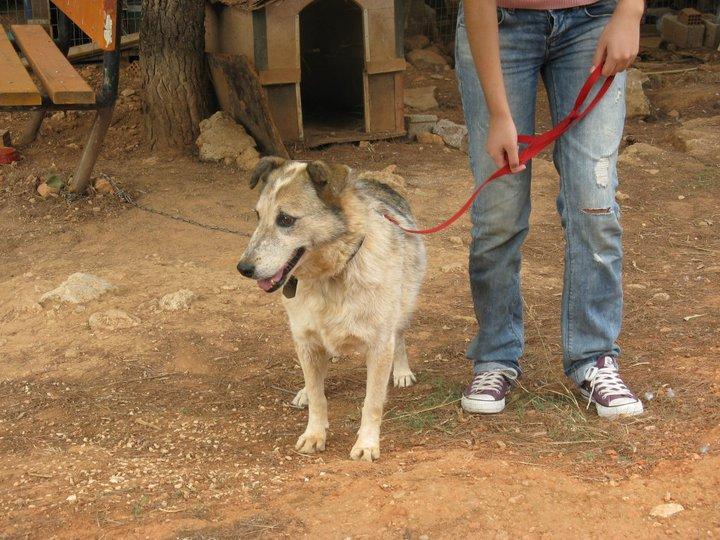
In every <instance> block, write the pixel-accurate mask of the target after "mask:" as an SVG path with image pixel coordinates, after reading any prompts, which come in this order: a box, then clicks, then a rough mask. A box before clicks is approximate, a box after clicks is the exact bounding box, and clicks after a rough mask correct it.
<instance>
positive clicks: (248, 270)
mask: <svg viewBox="0 0 720 540" xmlns="http://www.w3.org/2000/svg"><path fill="white" fill-rule="evenodd" d="M237 269H238V272H240V273H241V274H242V275H243V276H245V277H247V278H251V277H253V276H254V275H255V266H253V265H252V264H250V263H248V262H245V261H240V262H239V263H238V265H237Z"/></svg>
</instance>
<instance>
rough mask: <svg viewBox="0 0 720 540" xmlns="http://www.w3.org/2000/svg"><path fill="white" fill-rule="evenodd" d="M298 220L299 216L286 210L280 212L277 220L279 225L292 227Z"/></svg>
mask: <svg viewBox="0 0 720 540" xmlns="http://www.w3.org/2000/svg"><path fill="white" fill-rule="evenodd" d="M295 221H297V218H294V217H292V216H289V215H287V214H286V213H285V212H280V213H279V214H278V216H277V219H276V220H275V223H277V225H278V227H292V226H293V225H294V224H295Z"/></svg>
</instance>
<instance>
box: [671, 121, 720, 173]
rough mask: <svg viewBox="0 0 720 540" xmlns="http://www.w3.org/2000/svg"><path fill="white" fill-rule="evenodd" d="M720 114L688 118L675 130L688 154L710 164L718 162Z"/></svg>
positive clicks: (677, 138) (676, 136)
mask: <svg viewBox="0 0 720 540" xmlns="http://www.w3.org/2000/svg"><path fill="white" fill-rule="evenodd" d="M718 133H720V116H710V117H701V118H696V119H694V120H687V121H685V122H683V123H682V125H681V127H680V128H679V129H678V130H677V131H676V132H675V139H676V142H677V143H678V146H679V147H680V148H682V149H683V150H684V151H685V152H686V153H687V154H689V155H691V156H692V157H694V158H697V159H699V160H700V161H704V162H706V163H708V164H709V165H716V164H717V156H718V154H719V153H720V137H718Z"/></svg>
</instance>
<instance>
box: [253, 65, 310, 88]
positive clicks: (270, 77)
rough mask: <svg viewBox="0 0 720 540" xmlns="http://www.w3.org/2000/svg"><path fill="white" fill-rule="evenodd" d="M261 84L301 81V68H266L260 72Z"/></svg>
mask: <svg viewBox="0 0 720 540" xmlns="http://www.w3.org/2000/svg"><path fill="white" fill-rule="evenodd" d="M258 77H259V79H260V84H262V85H263V86H270V85H271V84H292V83H298V82H300V70H299V69H297V68H284V69H283V68H280V69H266V70H264V71H261V72H260V73H258Z"/></svg>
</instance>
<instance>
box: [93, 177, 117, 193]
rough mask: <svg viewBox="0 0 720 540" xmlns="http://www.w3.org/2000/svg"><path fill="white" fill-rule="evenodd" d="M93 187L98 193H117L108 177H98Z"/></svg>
mask: <svg viewBox="0 0 720 540" xmlns="http://www.w3.org/2000/svg"><path fill="white" fill-rule="evenodd" d="M93 187H94V188H95V191H97V192H98V193H105V194H106V195H112V194H113V193H115V190H114V189H113V187H112V184H111V183H110V182H109V181H108V180H107V179H106V178H98V179H97V180H95V183H94V184H93Z"/></svg>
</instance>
